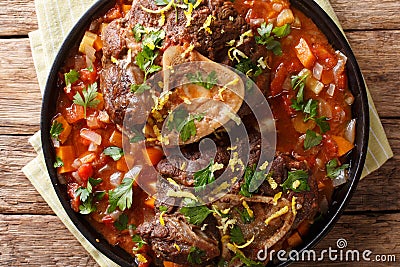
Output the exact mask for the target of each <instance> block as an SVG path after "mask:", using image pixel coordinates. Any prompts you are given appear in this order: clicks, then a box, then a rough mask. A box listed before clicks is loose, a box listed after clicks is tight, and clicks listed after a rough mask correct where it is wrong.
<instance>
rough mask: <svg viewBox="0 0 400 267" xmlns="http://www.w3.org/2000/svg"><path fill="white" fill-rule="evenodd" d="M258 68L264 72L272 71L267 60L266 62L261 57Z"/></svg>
mask: <svg viewBox="0 0 400 267" xmlns="http://www.w3.org/2000/svg"><path fill="white" fill-rule="evenodd" d="M257 62H258V66H260V67H261V68H262V69H263V70H265V69H266V68H268V69H271V67H270V66H268V64H267V60H264V57H260V58H259V59H258V60H257Z"/></svg>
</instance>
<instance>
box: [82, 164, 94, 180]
mask: <svg viewBox="0 0 400 267" xmlns="http://www.w3.org/2000/svg"><path fill="white" fill-rule="evenodd" d="M78 175H79V177H81V179H82V180H83V181H85V182H86V181H87V180H88V179H89V177H91V176H92V175H93V167H92V165H90V164H89V163H85V164H82V165H81V166H80V167H79V168H78Z"/></svg>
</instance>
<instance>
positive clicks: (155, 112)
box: [151, 110, 164, 122]
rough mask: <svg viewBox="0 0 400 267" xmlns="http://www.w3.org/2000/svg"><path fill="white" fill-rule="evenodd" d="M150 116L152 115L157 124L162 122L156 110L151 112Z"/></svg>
mask: <svg viewBox="0 0 400 267" xmlns="http://www.w3.org/2000/svg"><path fill="white" fill-rule="evenodd" d="M151 114H152V115H153V117H154V118H155V119H156V121H157V122H162V121H163V120H164V119H163V117H162V115H161V113H160V112H159V111H158V110H154V111H152V112H151Z"/></svg>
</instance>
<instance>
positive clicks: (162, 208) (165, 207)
mask: <svg viewBox="0 0 400 267" xmlns="http://www.w3.org/2000/svg"><path fill="white" fill-rule="evenodd" d="M158 209H159V210H160V211H161V212H162V211H163V212H166V211H167V210H168V207H167V206H162V205H161V206H160V207H158Z"/></svg>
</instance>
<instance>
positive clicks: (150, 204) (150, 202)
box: [144, 197, 156, 209]
mask: <svg viewBox="0 0 400 267" xmlns="http://www.w3.org/2000/svg"><path fill="white" fill-rule="evenodd" d="M155 201H156V200H155V198H152V197H149V198H147V199H146V200H145V201H144V204H145V205H146V206H147V207H149V208H151V209H154V203H155Z"/></svg>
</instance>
